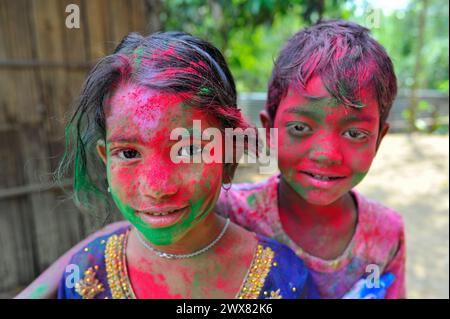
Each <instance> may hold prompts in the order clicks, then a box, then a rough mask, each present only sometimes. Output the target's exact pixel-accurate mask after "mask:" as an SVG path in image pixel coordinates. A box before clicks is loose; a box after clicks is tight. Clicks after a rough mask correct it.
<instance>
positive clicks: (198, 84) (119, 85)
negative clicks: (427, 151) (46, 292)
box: [58, 32, 317, 299]
mask: <svg viewBox="0 0 450 319" xmlns="http://www.w3.org/2000/svg"><path fill="white" fill-rule="evenodd" d="M205 86H207V88H208V90H204V89H203V88H204V87H205ZM195 121H199V122H201V124H202V127H203V128H205V131H206V130H210V131H215V132H217V131H218V132H221V131H223V130H224V129H225V128H233V129H235V128H241V129H245V128H247V127H248V124H247V123H246V122H245V120H244V119H243V117H242V116H241V114H240V111H239V109H238V108H237V105H236V89H235V84H234V80H233V78H232V76H231V73H230V71H229V69H228V67H227V65H226V62H225V60H224V58H223V56H222V54H221V53H220V52H219V51H218V50H217V49H216V48H215V47H214V46H212V45H211V44H210V43H208V42H206V41H203V40H201V39H198V38H196V37H193V36H191V35H189V34H185V33H179V32H166V33H155V34H152V35H150V36H147V37H142V36H140V35H138V34H130V35H129V36H127V37H125V38H124V39H123V40H122V42H121V43H120V44H119V46H118V47H117V48H116V50H115V52H114V53H113V54H112V55H109V56H107V57H105V58H103V59H101V60H100V61H99V62H98V63H97V65H96V66H95V67H94V68H93V69H92V70H91V72H90V73H89V75H88V77H87V79H86V82H85V84H84V87H83V90H82V92H81V96H80V99H79V102H78V104H77V105H76V109H75V113H74V116H73V117H72V120H71V121H70V122H69V126H68V129H67V131H66V132H67V137H68V141H69V142H68V144H67V152H66V155H65V157H64V159H63V165H62V166H61V167H62V168H64V167H73V168H74V171H73V174H74V191H75V194H74V195H75V199H76V200H77V201H78V202H79V203H81V204H83V205H84V206H85V207H89V206H88V205H89V204H90V202H89V199H91V198H92V196H97V200H101V199H103V200H104V201H105V202H109V201H113V202H114V204H115V205H116V206H117V207H118V209H119V211H120V212H121V213H122V214H123V216H124V217H125V219H126V220H127V221H128V222H127V223H126V224H125V225H122V226H121V227H119V228H118V229H115V230H113V231H111V232H109V233H108V234H102V235H97V236H95V237H94V238H92V239H91V240H89V242H87V243H86V244H85V245H83V247H82V248H81V249H79V250H78V251H76V252H75V253H74V254H73V256H72V257H71V259H70V260H69V261H67V262H66V266H67V267H66V269H65V271H64V272H63V274H62V278H61V280H60V284H59V288H58V298H62V299H81V298H83V299H104V298H105V299H108V298H109V299H110V298H114V299H130V298H139V299H144V298H145V299H147V298H243V299H247V298H249V299H258V298H288V299H293V298H314V297H317V294H316V290H315V287H314V285H313V284H312V282H311V279H310V276H309V274H308V271H307V268H306V267H304V265H303V263H302V262H301V260H300V259H299V258H298V257H297V256H296V255H295V254H294V252H292V250H290V249H289V248H288V247H286V246H284V245H282V244H280V243H278V242H276V241H274V240H272V239H269V238H266V237H262V236H259V235H256V234H255V233H252V232H249V231H247V230H245V229H243V228H241V227H239V226H237V225H235V224H233V223H230V220H229V219H224V218H223V217H221V216H219V215H218V214H215V213H214V207H215V204H216V201H217V199H218V197H219V194H220V190H221V186H222V184H229V183H230V181H231V179H232V177H233V173H234V170H235V168H236V166H237V163H228V162H227V163H224V161H223V159H222V157H221V156H222V155H221V154H223V152H218V154H220V156H218V157H212V161H208V162H206V161H201V160H200V161H198V160H199V159H202V158H203V156H204V155H205V152H208V154H209V151H205V149H207V147H206V145H207V144H208V143H207V141H205V139H204V138H203V136H202V133H203V132H204V131H203V132H196V131H194V132H190V131H189V130H188V129H190V128H192V125H193V123H194V122H195ZM180 129H181V131H182V132H185V131H186V132H187V134H188V136H187V138H182V139H181V140H179V139H178V138H173V136H172V133H173V132H181V131H180ZM183 129H184V130H183ZM199 133H200V134H199ZM177 137H179V136H177ZM184 137H186V136H184ZM217 138H221V137H217ZM236 143H238V142H236ZM220 145H224V143H220ZM235 146H236V148H238V147H237V145H235ZM219 150H220V149H219ZM105 180H106V183H105ZM91 207H92V206H91Z"/></svg>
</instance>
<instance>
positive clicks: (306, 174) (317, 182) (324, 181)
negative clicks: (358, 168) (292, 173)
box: [299, 170, 347, 188]
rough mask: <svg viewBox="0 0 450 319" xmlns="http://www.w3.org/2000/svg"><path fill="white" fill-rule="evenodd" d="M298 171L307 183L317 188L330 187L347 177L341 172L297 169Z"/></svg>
mask: <svg viewBox="0 0 450 319" xmlns="http://www.w3.org/2000/svg"><path fill="white" fill-rule="evenodd" d="M299 173H300V174H301V175H302V176H303V178H305V181H306V182H307V183H308V184H310V185H312V186H314V187H317V188H330V187H333V186H335V185H336V184H338V183H340V182H342V181H344V180H346V179H347V176H345V175H343V174H342V175H340V174H335V173H325V172H318V171H304V170H301V171H299Z"/></svg>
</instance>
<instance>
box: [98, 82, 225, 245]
mask: <svg viewBox="0 0 450 319" xmlns="http://www.w3.org/2000/svg"><path fill="white" fill-rule="evenodd" d="M183 101H184V100H183V99H182V98H181V97H180V96H177V95H173V94H168V93H160V92H156V91H152V90H149V89H147V88H145V87H142V86H137V85H133V84H124V85H122V86H120V87H119V88H118V89H117V91H116V92H115V93H114V95H113V96H112V97H111V98H110V99H109V101H108V102H107V103H106V106H105V115H106V128H107V134H106V145H105V144H104V143H102V142H99V144H98V146H97V150H98V152H99V154H100V156H101V158H102V159H103V161H104V162H105V164H106V168H107V174H108V183H109V185H110V188H111V195H112V197H113V199H114V201H115V203H116V204H117V206H118V208H119V209H120V211H121V212H122V214H123V215H124V216H125V218H126V219H127V220H129V221H130V222H131V223H132V224H133V225H134V226H135V227H136V228H137V229H138V230H139V231H140V232H141V233H142V234H143V235H144V236H145V237H146V238H147V240H149V241H150V242H151V243H153V244H155V245H169V244H172V243H175V242H178V241H180V240H184V236H185V235H186V234H187V233H188V232H189V231H190V230H191V229H193V228H194V227H195V226H196V225H197V224H198V223H199V222H200V221H201V220H203V219H204V218H205V217H206V216H207V215H208V214H209V212H211V210H212V209H213V207H214V205H215V202H216V200H217V198H218V196H219V193H220V187H221V181H222V173H223V168H222V164H221V163H211V164H206V163H192V162H191V163H177V164H176V163H174V162H173V160H172V158H171V155H170V150H171V148H172V146H173V145H174V144H175V143H177V142H178V140H175V141H174V140H170V135H171V132H172V130H173V129H175V128H179V127H181V128H191V127H192V122H193V120H200V121H201V123H202V126H203V127H205V128H208V127H217V125H218V124H217V123H216V121H215V119H213V118H211V116H207V115H205V114H203V113H202V112H200V111H199V110H197V109H193V108H192V107H189V106H187V105H185V104H184V103H183ZM195 133H197V132H194V134H193V137H192V139H196V138H197V136H198V134H195ZM190 142H194V141H191V139H189V142H188V143H187V144H186V145H185V146H183V147H182V149H181V150H180V154H179V156H181V157H183V156H184V157H188V158H193V157H197V156H201V152H200V151H201V149H196V148H193V147H191V146H190V145H191V143H190ZM199 143H200V144H201V145H202V147H203V144H204V143H205V142H204V141H199Z"/></svg>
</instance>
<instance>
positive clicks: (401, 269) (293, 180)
mask: <svg viewBox="0 0 450 319" xmlns="http://www.w3.org/2000/svg"><path fill="white" fill-rule="evenodd" d="M396 92H397V86H396V76H395V73H394V69H393V65H392V62H391V60H390V58H389V56H388V55H387V53H386V52H385V50H384V49H383V47H382V46H381V45H380V44H378V43H377V42H376V41H375V40H374V39H372V38H371V37H370V36H369V32H368V30H367V29H365V28H363V27H361V26H359V25H357V24H354V23H350V22H343V21H330V22H324V23H321V24H318V25H315V26H313V27H310V28H307V29H305V30H303V31H301V32H299V33H297V34H296V35H294V36H293V37H292V38H291V39H290V40H289V41H288V42H287V43H286V45H285V46H284V48H283V49H282V50H281V53H280V55H279V56H278V58H277V60H276V62H275V66H274V69H273V72H272V77H271V79H270V82H269V90H268V99H267V103H266V110H265V111H262V112H261V115H260V116H261V121H262V124H263V126H264V127H265V128H266V129H269V128H277V129H278V167H279V170H280V175H277V176H272V177H271V178H269V179H268V180H266V181H264V182H261V183H257V184H240V185H235V186H234V187H233V188H232V189H231V190H230V191H229V192H226V193H222V197H221V200H220V201H219V204H218V205H219V211H220V212H221V213H222V214H223V215H227V216H230V217H231V219H232V220H233V221H235V222H236V223H238V224H240V225H242V226H244V227H245V228H247V229H251V230H252V231H255V232H257V233H261V234H264V235H266V236H269V237H272V238H274V239H277V240H278V241H280V242H282V243H285V244H287V245H288V246H290V247H291V248H292V249H293V250H294V251H295V252H296V253H297V255H298V256H300V257H301V258H302V260H303V261H304V262H305V263H306V265H307V266H308V267H309V269H310V270H311V273H312V276H313V279H314V281H315V283H316V284H317V286H318V288H319V292H320V295H321V297H323V298H340V297H342V296H343V295H344V293H345V292H346V291H348V289H349V288H350V287H351V286H352V285H353V284H354V283H355V282H357V281H358V279H359V278H361V277H366V276H370V275H371V274H372V275H373V274H375V275H377V274H381V273H389V274H390V276H391V277H393V279H394V281H393V284H392V285H391V286H390V287H389V288H388V289H387V293H386V296H385V298H405V297H406V296H405V240H404V227H403V221H402V218H401V216H400V215H399V214H398V213H397V212H395V211H394V210H392V209H390V208H387V207H384V206H383V205H381V204H380V203H377V202H375V201H372V200H370V199H367V198H365V197H364V196H363V195H361V194H360V193H358V192H356V191H355V190H353V188H354V187H355V186H356V185H357V184H358V183H359V182H361V180H362V179H363V178H364V176H365V175H366V174H367V172H368V171H369V169H370V166H371V164H372V161H373V159H374V157H375V155H376V153H377V150H378V148H379V146H380V143H381V141H382V139H383V137H384V136H385V134H386V133H387V131H388V129H389V124H388V123H387V122H386V120H387V117H388V114H389V111H390V108H391V107H392V103H393V101H394V98H395V96H396ZM267 138H268V139H269V140H270V136H268V137H267Z"/></svg>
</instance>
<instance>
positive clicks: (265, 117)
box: [259, 110, 272, 146]
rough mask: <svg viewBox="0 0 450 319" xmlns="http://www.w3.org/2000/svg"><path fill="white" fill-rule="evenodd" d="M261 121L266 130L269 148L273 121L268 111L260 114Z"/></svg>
mask: <svg viewBox="0 0 450 319" xmlns="http://www.w3.org/2000/svg"><path fill="white" fill-rule="evenodd" d="M259 119H260V120H261V124H262V126H263V127H264V128H265V131H266V143H267V144H266V145H267V146H269V145H270V142H271V139H270V128H271V127H272V119H271V118H270V116H269V113H267V111H266V110H262V111H261V112H259Z"/></svg>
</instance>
